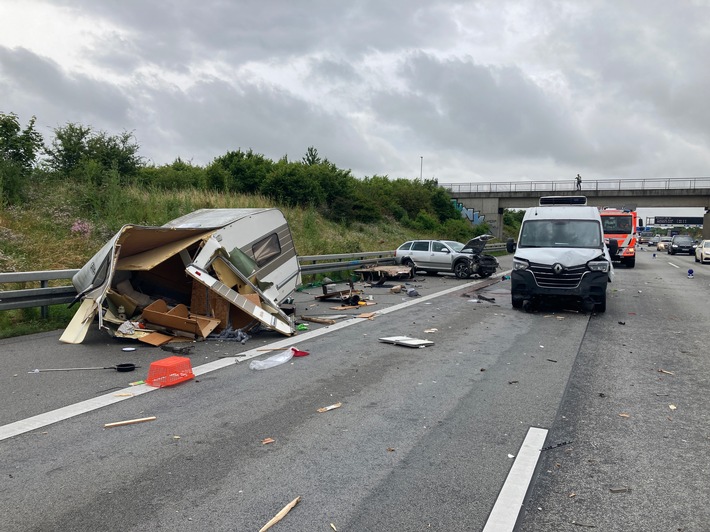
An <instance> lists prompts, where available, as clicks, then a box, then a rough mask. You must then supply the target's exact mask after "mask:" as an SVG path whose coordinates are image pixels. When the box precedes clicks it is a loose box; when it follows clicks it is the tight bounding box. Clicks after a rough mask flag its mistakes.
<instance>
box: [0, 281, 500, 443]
mask: <svg viewBox="0 0 710 532" xmlns="http://www.w3.org/2000/svg"><path fill="white" fill-rule="evenodd" d="M507 273H509V270H508V271H504V272H502V273H499V274H495V275H493V276H491V278H496V277H502V276H503V275H506V274H507ZM489 279H490V278H489ZM483 281H485V279H481V280H476V281H472V282H470V283H466V284H462V285H458V286H455V287H452V288H447V289H446V290H442V291H441V292H436V293H434V294H429V295H427V296H421V297H415V298H411V301H405V302H403V303H400V304H398V305H393V306H391V307H388V308H386V309H383V310H378V311H376V312H377V315H378V316H380V315H385V314H389V313H390V312H396V311H398V310H402V309H405V308H407V307H411V306H412V305H417V304H421V303H424V302H426V301H429V300H430V299H434V298H437V297H440V296H443V295H446V294H450V293H451V292H457V291H459V290H464V289H466V288H470V287H472V286H475V285H477V284H480V283H482V282H483ZM363 308H367V307H363ZM367 321H369V320H366V319H364V318H351V319H349V320H345V321H341V322H339V323H336V324H334V325H329V326H327V327H322V328H320V329H316V330H314V331H308V332H306V333H301V334H298V335H296V336H291V337H289V338H286V339H284V340H280V341H278V342H273V343H271V344H269V346H270V347H274V348H279V347H283V348H284V349H287V348H289V347H291V346H294V345H296V344H298V343H300V342H304V341H307V340H311V339H312V338H317V337H319V336H322V335H324V334H329V333H331V332H334V331H338V330H340V329H344V328H345V327H350V326H351V325H355V324H357V323H364V322H367ZM263 354H264V353H263V352H262V351H259V350H258V349H256V348H255V349H251V350H249V351H245V352H244V353H241V354H240V356H239V358H236V357H234V358H232V357H230V358H221V359H219V360H215V361H214V362H209V363H207V364H202V365H200V366H196V367H194V368H192V372H193V373H194V374H195V376H196V377H197V376H200V375H204V374H205V373H210V372H212V371H216V370H218V369H222V368H226V367H227V366H233V365H234V364H237V363H239V362H243V361H245V360H249V359H250V358H254V357H258V356H262V355H263ZM159 389H160V388H155V387H153V386H148V385H147V384H141V385H139V386H131V387H129V388H124V389H122V390H116V391H113V392H111V393H108V394H105V395H100V396H98V397H94V398H93V399H88V400H86V401H82V402H80V403H75V404H73V405H68V406H65V407H62V408H58V409H56V410H51V411H50V412H45V413H44V414H39V415H36V416H32V417H29V418H27V419H21V420H20V421H15V422H14V423H8V424H7V425H3V426H2V427H0V441H2V440H6V439H8V438H12V437H13V436H18V435H20V434H24V433H25V432H30V431H32V430H37V429H40V428H42V427H46V426H47V425H51V424H52V423H57V422H59V421H63V420H65V419H69V418H72V417H75V416H78V415H80V414H85V413H87V412H91V411H93V410H98V409H99V408H103V407H104V406H109V405H112V404H114V403H118V402H120V401H125V400H126V399H131V398H133V397H137V396H139V395H143V394H144V393H148V392H152V391H155V390H159ZM123 394H131V395H125V396H122V395H123Z"/></svg>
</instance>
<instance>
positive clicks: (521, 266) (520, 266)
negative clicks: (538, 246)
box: [513, 257, 530, 271]
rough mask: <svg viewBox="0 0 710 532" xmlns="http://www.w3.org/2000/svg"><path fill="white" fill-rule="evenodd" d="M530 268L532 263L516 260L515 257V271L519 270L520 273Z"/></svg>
mask: <svg viewBox="0 0 710 532" xmlns="http://www.w3.org/2000/svg"><path fill="white" fill-rule="evenodd" d="M529 266H530V263H529V262H528V261H526V260H522V259H516V258H515V257H513V269H514V270H519V271H522V270H527V269H528V267H529Z"/></svg>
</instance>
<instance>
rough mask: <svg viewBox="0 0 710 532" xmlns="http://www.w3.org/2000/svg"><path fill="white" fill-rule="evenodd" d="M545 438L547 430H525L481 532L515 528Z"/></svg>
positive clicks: (506, 531)
mask: <svg viewBox="0 0 710 532" xmlns="http://www.w3.org/2000/svg"><path fill="white" fill-rule="evenodd" d="M546 437H547V429H541V428H537V427H530V428H529V429H528V434H527V436H525V440H524V441H523V444H522V445H521V447H520V451H518V456H517V458H516V459H515V462H514V463H513V467H512V468H511V469H510V473H508V478H507V479H506V480H505V484H503V489H501V490H500V493H499V494H498V499H497V500H496V503H495V505H494V506H493V510H492V511H491V513H490V515H489V516H488V521H486V526H485V527H484V528H483V532H511V531H512V530H513V528H514V527H515V522H516V521H517V520H518V514H519V513H520V508H521V507H522V505H523V499H524V498H525V494H526V493H527V491H528V486H529V485H530V480H531V479H532V476H533V473H534V472H535V467H536V466H537V461H538V459H539V458H540V451H541V450H542V446H543V444H544V443H545V438H546Z"/></svg>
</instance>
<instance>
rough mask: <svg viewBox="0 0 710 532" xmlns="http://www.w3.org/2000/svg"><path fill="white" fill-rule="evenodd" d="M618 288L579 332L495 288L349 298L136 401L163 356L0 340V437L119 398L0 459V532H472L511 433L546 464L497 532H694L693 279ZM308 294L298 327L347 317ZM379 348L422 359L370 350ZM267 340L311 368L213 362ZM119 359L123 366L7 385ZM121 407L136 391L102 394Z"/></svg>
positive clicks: (514, 442) (643, 261)
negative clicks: (535, 439)
mask: <svg viewBox="0 0 710 532" xmlns="http://www.w3.org/2000/svg"><path fill="white" fill-rule="evenodd" d="M501 262H502V263H503V265H506V264H509V263H510V258H509V257H507V258H504V259H503V260H502V261H501ZM669 262H673V263H674V264H676V265H677V266H681V267H680V268H676V267H673V266H672V265H670V264H669ZM687 267H693V268H694V269H695V270H696V275H695V278H694V279H688V278H687V276H686V274H685V269H687ZM617 273H618V275H617V282H616V283H615V284H614V288H613V292H610V298H609V304H608V310H607V312H606V313H605V314H601V315H592V316H589V315H586V314H582V313H579V312H576V311H572V310H564V309H541V310H539V311H536V312H533V313H525V312H522V311H516V310H513V309H512V308H511V306H510V300H509V299H510V296H509V292H508V290H507V287H506V281H505V280H503V281H500V282H496V283H494V284H491V285H490V286H488V287H486V288H483V289H481V290H479V291H476V290H475V289H476V288H477V287H476V286H473V285H472V283H470V282H464V281H460V280H457V279H455V278H453V277H451V276H436V277H435V276H424V277H417V280H415V281H414V283H413V284H414V285H415V286H416V288H417V290H418V291H419V293H420V294H421V296H422V297H420V298H408V297H406V296H403V295H402V294H390V293H389V290H388V289H387V288H365V293H366V295H372V296H373V301H374V302H375V303H377V304H376V305H373V306H371V307H366V309H365V310H366V311H368V312H369V311H376V312H377V315H376V316H375V317H374V319H372V320H367V319H362V318H360V319H354V320H352V321H351V322H346V321H339V323H338V325H335V326H329V327H326V326H319V325H317V324H312V323H310V324H309V327H310V329H311V332H304V333H301V334H299V335H298V336H296V337H294V338H293V339H291V340H285V339H284V337H282V336H280V335H278V334H275V333H261V334H259V335H255V336H254V337H253V338H251V339H250V340H249V341H248V342H247V343H246V344H245V345H241V344H237V343H232V342H213V341H208V342H202V343H199V344H197V345H196V346H195V348H194V352H193V353H192V354H191V355H190V359H191V362H192V366H193V368H194V369H195V372H196V373H198V376H197V377H196V378H195V379H194V380H192V381H189V382H186V383H183V384H180V385H177V386H174V387H169V388H162V389H153V391H149V392H139V390H143V389H144V388H145V386H139V387H135V388H131V387H128V386H127V385H128V383H129V382H130V381H134V380H139V379H143V378H145V376H146V374H147V369H148V367H149V365H150V363H151V362H152V361H154V360H157V359H160V358H164V357H165V356H169V355H170V353H166V352H164V351H161V350H159V349H155V348H150V347H143V346H142V345H140V344H139V345H137V350H136V351H134V352H128V353H126V352H123V351H122V348H123V347H126V346H129V345H130V346H136V344H129V343H126V342H121V341H118V340H114V339H111V338H108V337H107V336H105V335H104V334H103V333H101V332H99V331H92V332H91V334H90V337H89V338H88V340H87V342H85V343H84V344H82V345H81V346H67V345H63V344H60V343H59V342H58V338H59V335H60V334H61V331H57V332H56V333H49V334H43V335H35V336H31V337H25V338H19V339H12V340H4V341H0V386H1V387H2V390H3V408H2V409H0V438H2V434H3V432H2V431H3V430H5V431H7V428H8V427H13V426H15V427H16V426H17V425H18V424H21V423H23V420H31V419H36V417H33V416H39V415H43V414H45V413H47V412H51V411H56V409H61V408H65V409H69V410H71V409H72V408H73V405H76V404H86V403H87V401H88V402H91V401H97V402H101V401H106V398H107V397H108V398H111V400H116V401H119V402H117V403H115V404H110V405H108V406H103V407H101V408H97V409H93V410H92V409H87V411H86V412H85V413H81V414H80V415H75V416H72V417H68V418H67V419H65V420H62V421H58V422H56V423H51V424H47V425H43V426H41V427H39V426H38V427H34V428H31V429H30V430H27V431H26V432H22V433H19V434H17V435H13V436H11V437H7V438H5V439H2V440H1V441H0V449H1V452H2V457H3V459H2V461H1V462H0V468H1V469H0V511H2V515H4V516H5V517H4V518H3V519H2V520H0V530H13V531H24V530H73V531H74V530H76V531H81V530H86V531H89V530H91V531H95V530H122V531H130V530H162V529H171V530H186V531H187V530H225V531H227V530H230V531H233V530H237V531H242V530H249V531H251V530H259V529H260V528H261V527H262V526H263V525H264V524H265V523H266V522H267V521H268V520H269V519H271V518H272V517H273V516H274V515H275V514H276V513H277V512H278V511H279V510H280V509H281V508H283V507H284V506H285V505H286V504H287V503H288V502H289V501H292V500H293V499H295V498H296V497H298V496H300V497H301V499H300V502H299V503H298V505H297V506H296V507H295V508H294V509H293V510H291V512H290V513H289V514H288V515H287V516H286V517H285V518H284V519H283V521H281V522H280V523H278V524H277V525H275V526H274V527H273V530H275V531H278V530H284V531H285V530H289V531H317V530H324V531H325V530H329V531H330V530H333V529H335V530H338V531H348V530H350V531H370V530H371V531H381V530H398V531H410V530H411V531H416V530H447V531H452V530H454V531H455V530H474V531H475V530H482V528H483V526H484V524H485V522H486V519H487V518H488V515H489V514H490V512H491V509H492V508H493V505H494V503H495V501H496V498H497V496H498V493H499V492H500V489H501V486H502V485H503V483H504V482H505V480H506V476H507V475H508V472H509V471H510V469H511V466H512V465H513V463H514V461H515V458H516V455H517V454H518V452H519V449H520V446H521V444H522V442H523V440H524V438H525V435H526V433H527V431H528V429H529V428H530V427H542V428H545V429H549V431H550V432H549V434H548V438H547V442H546V447H549V446H554V447H552V448H551V449H548V450H545V451H542V453H541V454H540V456H541V459H540V462H539V464H538V468H537V473H536V475H535V477H534V479H533V485H532V487H531V489H530V491H529V492H528V496H527V497H526V499H525V501H524V504H523V508H522V513H521V516H520V520H519V522H518V526H517V529H518V530H521V531H522V530H526V531H527V530H534V531H553V530H555V531H557V530H579V529H580V527H592V526H594V527H596V529H598V530H611V531H613V530H651V531H653V530H659V531H660V530H684V531H685V530H698V531H699V530H707V526H706V525H707V523H708V510H707V509H706V508H705V507H704V506H703V504H702V503H703V502H704V501H705V500H706V499H707V498H708V492H709V491H710V489H709V488H708V487H707V485H706V484H707V483H706V481H705V479H706V477H707V460H706V457H707V455H708V444H710V439H708V438H709V437H710V429H708V426H709V425H708V423H707V422H708V418H707V416H708V415H707V412H708V409H707V405H708V400H707V398H706V395H707V393H706V391H707V386H706V385H707V375H708V371H707V369H708V365H707V362H706V360H705V356H704V352H706V351H707V346H708V344H709V343H710V333H708V317H707V312H706V311H705V312H703V309H705V308H706V307H707V305H706V303H705V301H707V298H708V292H709V291H710V286H709V285H710V266H704V267H703V266H699V265H698V266H696V265H694V264H693V262H692V258H688V257H678V256H676V257H672V258H668V257H667V256H666V255H662V256H660V255H659V256H658V257H657V258H656V259H653V258H652V254H651V253H650V252H648V253H642V254H641V255H640V256H639V259H638V261H637V266H636V268H634V269H632V270H625V269H624V268H623V267H621V268H619V269H618V271H617ZM484 284H487V283H484ZM442 290H443V291H447V292H446V293H444V294H443V295H440V296H438V297H432V298H430V299H428V298H429V296H433V295H434V294H437V293H440V292H441V291H442ZM318 293H319V289H317V288H314V289H312V290H308V291H304V292H301V293H299V294H297V298H296V300H297V301H296V305H297V313H298V314H299V315H301V314H310V315H323V314H332V313H336V314H348V313H351V312H352V313H356V312H357V311H334V310H331V309H330V308H329V307H330V306H333V303H320V302H316V300H315V298H314V296H315V295H316V294H318ZM480 294H484V295H485V296H486V297H488V298H494V299H495V301H494V302H490V301H484V300H482V299H479V298H478V295H480ZM397 308H398V310H396V311H393V310H392V309H397ZM619 322H623V325H622V324H621V323H619ZM347 323H352V325H349V326H345V324H347ZM432 329H436V331H432ZM426 331H430V332H426ZM400 335H407V336H411V337H414V338H422V339H425V338H426V339H429V340H432V341H434V345H432V346H429V347H426V348H423V349H411V348H407V347H402V346H393V345H390V344H386V343H383V342H380V341H379V340H378V339H379V338H382V337H388V336H400ZM275 342H276V343H277V345H285V344H286V343H288V342H293V343H295V345H297V347H298V348H299V349H301V350H306V351H308V352H309V353H310V354H309V355H308V356H306V357H299V358H294V359H292V360H291V361H289V362H288V363H286V364H283V365H281V366H277V367H274V368H271V369H267V370H263V371H255V370H251V369H249V367H248V365H249V362H248V361H246V360H245V361H242V362H239V363H234V361H235V360H237V358H236V357H234V356H232V355H237V354H246V355H247V357H243V358H248V357H252V356H254V355H259V356H258V358H259V359H265V358H268V357H270V356H272V353H268V352H258V351H256V349H258V348H262V347H263V346H267V345H274V343H275ZM222 356H228V357H229V358H220V357H222ZM124 362H132V363H136V364H138V365H140V366H141V367H140V368H139V369H137V370H136V371H135V372H132V373H118V372H116V371H115V370H112V369H106V370H78V371H61V372H41V371H40V372H39V373H34V372H33V373H28V372H29V371H32V370H33V369H48V368H70V367H100V366H111V365H114V364H118V363H124ZM220 365H223V367H220ZM204 368H209V369H210V371H204V372H201V369H204ZM659 370H663V372H659ZM666 372H668V373H666ZM131 390H135V391H136V393H142V395H136V396H134V397H120V398H115V396H117V395H120V396H123V395H124V394H126V393H131ZM665 394H667V395H665ZM336 403H342V405H341V406H340V407H339V408H336V409H333V410H330V411H327V412H324V413H319V412H318V411H317V410H318V409H319V408H321V407H325V406H329V405H333V404H336ZM669 405H673V406H674V407H675V409H671V407H670V406H669ZM619 414H625V416H624V417H621V416H620V415H619ZM148 416H155V417H156V419H155V420H154V421H149V422H145V423H140V424H135V425H129V426H124V427H116V428H110V429H107V428H104V424H105V423H110V422H115V421H122V420H130V419H136V418H142V417H148ZM265 438H272V439H273V440H275V441H274V442H273V443H269V444H263V443H262V441H263V440H264V439H265ZM567 442H570V443H567ZM563 443H564V445H560V444H563ZM510 511H511V512H517V511H518V508H511V509H510Z"/></svg>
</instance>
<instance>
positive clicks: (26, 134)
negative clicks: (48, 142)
mask: <svg viewBox="0 0 710 532" xmlns="http://www.w3.org/2000/svg"><path fill="white" fill-rule="evenodd" d="M35 120H36V119H35V117H34V116H33V117H32V118H30V121H29V122H28V124H27V127H25V129H24V130H23V129H22V127H21V126H20V121H19V119H18V118H17V115H16V114H14V113H10V114H5V113H0V204H2V205H5V204H7V203H18V202H20V201H21V200H22V197H23V191H24V187H25V185H26V182H27V177H29V175H30V174H31V172H32V169H33V168H34V166H35V163H36V159H37V155H38V154H39V153H40V152H41V150H42V148H43V147H44V140H43V139H42V135H40V134H39V133H38V132H37V131H36V130H35Z"/></svg>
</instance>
